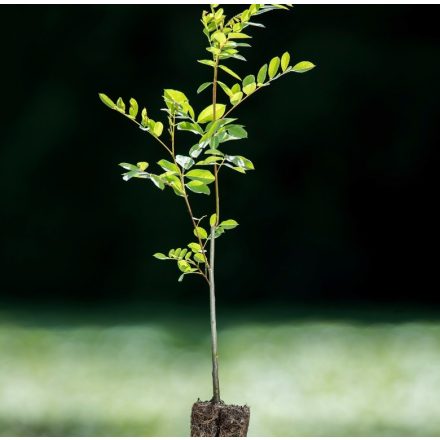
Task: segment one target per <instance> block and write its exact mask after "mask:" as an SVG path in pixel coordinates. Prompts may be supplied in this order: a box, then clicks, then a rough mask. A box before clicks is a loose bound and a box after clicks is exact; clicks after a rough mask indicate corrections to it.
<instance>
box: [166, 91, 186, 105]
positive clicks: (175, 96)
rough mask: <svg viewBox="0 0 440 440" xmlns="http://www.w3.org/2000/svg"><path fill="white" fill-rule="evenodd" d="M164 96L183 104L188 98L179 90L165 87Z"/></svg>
mask: <svg viewBox="0 0 440 440" xmlns="http://www.w3.org/2000/svg"><path fill="white" fill-rule="evenodd" d="M164 96H165V98H167V99H170V100H171V101H174V102H176V103H177V104H183V103H184V102H186V101H188V98H187V97H186V95H185V93H183V92H179V90H174V89H165V90H164Z"/></svg>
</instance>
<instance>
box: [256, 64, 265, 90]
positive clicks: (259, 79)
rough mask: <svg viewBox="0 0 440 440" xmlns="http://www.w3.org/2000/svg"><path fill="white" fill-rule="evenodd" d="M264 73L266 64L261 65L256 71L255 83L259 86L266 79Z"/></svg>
mask: <svg viewBox="0 0 440 440" xmlns="http://www.w3.org/2000/svg"><path fill="white" fill-rule="evenodd" d="M266 75H267V64H265V65H264V66H262V67H261V69H260V70H259V71H258V74H257V83H258V85H259V86H260V85H262V84H264V81H266Z"/></svg>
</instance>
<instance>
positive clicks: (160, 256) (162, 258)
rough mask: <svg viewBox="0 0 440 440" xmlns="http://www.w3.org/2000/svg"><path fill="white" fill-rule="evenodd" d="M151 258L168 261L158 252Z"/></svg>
mask: <svg viewBox="0 0 440 440" xmlns="http://www.w3.org/2000/svg"><path fill="white" fill-rule="evenodd" d="M153 257H154V258H157V259H158V260H169V258H168V257H167V256H166V255H165V254H162V253H160V252H156V253H155V254H154V255H153Z"/></svg>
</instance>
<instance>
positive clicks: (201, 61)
mask: <svg viewBox="0 0 440 440" xmlns="http://www.w3.org/2000/svg"><path fill="white" fill-rule="evenodd" d="M197 62H198V63H200V64H206V65H207V66H211V67H214V66H215V63H214V61H212V60H197Z"/></svg>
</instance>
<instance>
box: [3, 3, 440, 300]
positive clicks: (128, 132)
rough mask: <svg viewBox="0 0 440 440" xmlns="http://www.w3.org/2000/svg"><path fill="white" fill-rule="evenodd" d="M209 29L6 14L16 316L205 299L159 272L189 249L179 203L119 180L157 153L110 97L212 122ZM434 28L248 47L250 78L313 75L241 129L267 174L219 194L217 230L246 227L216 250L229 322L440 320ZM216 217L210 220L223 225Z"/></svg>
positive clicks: (187, 18) (327, 22) (7, 261)
mask: <svg viewBox="0 0 440 440" xmlns="http://www.w3.org/2000/svg"><path fill="white" fill-rule="evenodd" d="M201 9H202V7H201V6H195V5H185V6H183V5H181V6H177V5H173V6H170V5H169V6H165V5H164V6H152V5H149V6H146V5H136V6H134V5H124V6H121V5H106V6H105V5H100V6H97V5H90V6H73V5H66V6H47V5H46V6H43V5H33V6H18V5H15V6H2V7H1V15H2V27H1V30H0V33H1V43H0V44H1V49H2V51H1V52H2V68H1V80H2V81H1V83H2V101H3V105H2V124H1V126H2V129H1V132H0V188H1V190H0V191H1V205H2V207H1V217H0V237H1V239H0V240H1V246H0V267H1V278H0V281H1V284H0V295H1V298H2V300H3V302H4V303H11V302H12V303H13V302H18V303H19V304H20V305H26V304H29V305H34V304H36V303H39V304H48V303H52V304H58V305H71V304H77V303H78V304H82V303H86V304H90V305H93V304H103V303H106V304H108V303H112V304H116V305H117V304H121V303H127V302H130V301H133V302H135V301H138V300H139V299H142V298H148V299H149V300H155V301H158V302H164V304H180V303H182V302H198V301H199V300H200V298H201V297H203V298H204V300H205V299H206V295H204V289H205V286H204V285H203V284H202V282H201V281H200V280H198V279H188V280H185V282H184V283H181V284H177V283H176V281H177V277H178V275H179V274H178V271H177V268H176V267H174V265H173V264H171V263H170V264H167V263H166V262H160V261H157V260H155V259H153V258H152V257H151V254H153V253H154V252H158V251H162V252H163V251H167V250H168V249H170V248H172V247H180V246H182V245H184V244H185V243H187V242H188V241H190V240H191V239H192V233H191V228H190V224H189V220H188V218H187V213H186V212H185V208H184V205H183V204H182V201H181V200H180V199H178V198H177V197H175V196H174V195H173V194H172V193H171V192H170V191H165V192H163V193H162V192H160V191H159V190H157V189H156V188H155V187H153V185H151V183H150V182H146V181H141V180H139V181H130V182H128V183H125V182H123V181H122V180H121V177H120V173H121V169H120V168H119V167H118V166H117V164H118V163H119V162H122V161H126V162H132V163H133V162H137V161H141V160H142V161H143V160H145V161H148V162H150V164H151V163H152V164H153V166H154V162H156V161H157V160H159V159H161V158H162V157H164V155H163V154H162V151H161V150H160V147H159V146H158V145H156V144H155V143H154V141H153V140H152V139H151V138H150V137H149V136H147V135H145V133H143V132H142V131H140V130H137V129H136V127H134V126H132V124H130V123H129V121H127V120H126V119H125V118H123V117H121V116H120V115H118V114H116V113H115V112H111V111H110V110H109V109H107V108H106V107H104V106H103V105H102V103H101V102H100V101H99V99H98V95H97V94H98V92H105V93H107V94H108V95H109V96H111V97H114V98H116V97H118V96H122V97H124V99H125V101H126V102H127V101H128V99H129V98H130V97H135V98H136V99H137V100H138V102H139V103H140V105H142V106H143V105H145V106H147V108H148V110H149V115H150V116H151V117H153V118H154V119H156V120H157V119H159V120H162V121H163V122H165V118H164V114H163V113H162V112H160V111H159V109H160V108H161V107H162V98H161V95H162V90H163V89H164V88H176V89H179V90H182V91H184V92H185V93H186V94H187V95H188V97H189V98H190V101H191V102H192V104H193V106H194V107H195V108H196V109H198V110H199V111H200V109H201V108H203V107H205V106H206V105H208V103H209V102H208V101H209V94H208V92H207V91H206V92H203V93H202V94H200V95H197V94H196V89H197V87H198V86H199V85H200V84H201V83H202V82H205V81H209V80H210V75H211V70H210V69H209V68H208V67H206V66H202V65H200V64H198V63H197V62H196V60H197V59H200V58H203V57H206V55H205V54H206V52H205V51H204V48H205V46H206V44H205V37H204V36H203V35H202V32H201V25H200V23H199V21H198V20H199V16H200V13H201ZM226 10H227V11H231V12H235V11H237V6H229V7H227V6H226ZM438 11H439V9H438V7H437V6H424V7H420V6H411V5H405V6H385V5H375V6H372V5H369V6H339V5H326V6H323V5H316V6H315V5H314V6H311V5H301V6H298V7H295V8H294V10H293V11H292V12H290V13H286V12H284V11H279V12H274V13H270V14H265V15H262V16H261V20H260V21H262V22H263V23H264V24H265V25H266V26H267V29H258V28H253V29H251V33H252V35H253V36H254V38H253V40H252V45H253V48H251V49H244V51H243V52H246V53H244V55H245V56H246V57H247V59H248V62H247V63H242V62H240V61H238V60H234V61H232V62H231V63H230V64H229V65H230V66H231V67H233V68H234V70H237V71H238V72H239V73H240V74H241V75H243V76H245V75H246V74H248V73H254V74H255V73H256V72H257V71H258V69H259V67H260V66H261V65H262V64H263V63H265V62H267V61H268V60H270V58H272V57H273V56H275V55H280V54H281V53H283V52H284V51H285V50H288V51H290V52H291V54H292V57H293V61H301V60H310V61H313V62H314V63H315V64H317V68H316V69H314V70H313V71H311V72H309V73H307V74H305V75H294V74H292V75H289V76H288V77H287V78H283V79H281V80H279V81H277V82H275V83H274V84H273V86H272V87H270V88H268V89H267V90H265V91H262V92H261V93H258V94H257V95H255V96H254V97H252V98H251V100H249V101H248V102H247V103H246V105H243V106H240V108H239V110H238V111H237V113H236V116H238V117H239V118H240V121H241V122H242V123H243V124H245V125H246V127H247V130H248V132H249V139H247V140H245V141H240V142H236V143H233V145H232V144H231V145H228V146H227V148H228V150H229V149H230V151H231V152H232V151H233V152H235V153H238V154H243V155H244V156H246V157H249V158H250V159H252V160H253V161H254V164H255V167H256V171H255V172H252V173H248V175H246V176H242V175H239V174H237V173H233V172H231V173H228V172H225V173H224V174H223V177H222V181H221V191H222V198H223V202H222V203H223V205H222V213H223V216H224V218H235V219H237V220H238V221H239V223H240V227H239V228H238V229H236V230H234V231H231V232H230V233H228V234H226V236H224V237H222V238H221V239H220V240H219V241H218V246H217V248H218V257H217V283H218V295H219V301H220V302H221V304H226V303H231V302H233V303H239V302H245V301H246V302H247V301H248V300H252V303H253V304H260V305H266V304H269V303H277V302H282V303H286V302H301V303H306V304H311V305H313V304H317V303H318V302H320V303H329V304H338V303H344V304H352V305H355V306H356V305H357V304H366V303H370V304H373V305H381V304H384V303H385V302H388V303H390V304H408V305H411V306H414V305H423V306H429V307H431V306H432V305H438V303H439V301H438V291H439V289H438V276H437V273H438V269H437V258H436V257H434V256H433V255H435V250H436V244H435V241H436V237H437V227H438V217H437V214H436V210H437V206H436V205H437V199H438V197H437V191H436V189H437V185H436V180H437V168H438V164H437V162H436V160H435V157H436V156H435V151H436V149H437V147H438V120H439V119H438V99H439V96H440V95H439V81H438V78H439V75H440V65H439V57H438V50H439V32H438V26H437V21H438ZM223 80H225V81H226V82H228V83H229V84H233V81H230V77H228V76H227V75H226V74H225V76H224V77H223ZM222 99H223V101H224V102H226V100H225V98H224V97H222ZM182 139H183V142H182V143H181V144H180V145H179V149H180V150H179V151H180V152H181V153H185V152H186V151H187V150H188V148H189V147H190V146H191V145H192V143H191V142H192V141H193V139H192V138H191V136H188V137H183V138H182ZM204 197H205V196H202V195H201V196H195V197H194V199H195V198H197V201H196V202H195V203H196V206H197V213H198V214H202V213H207V214H210V213H211V211H212V210H213V208H212V206H207V205H206V201H207V199H205V198H204ZM204 203H205V204H204ZM173 301H174V302H173Z"/></svg>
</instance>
